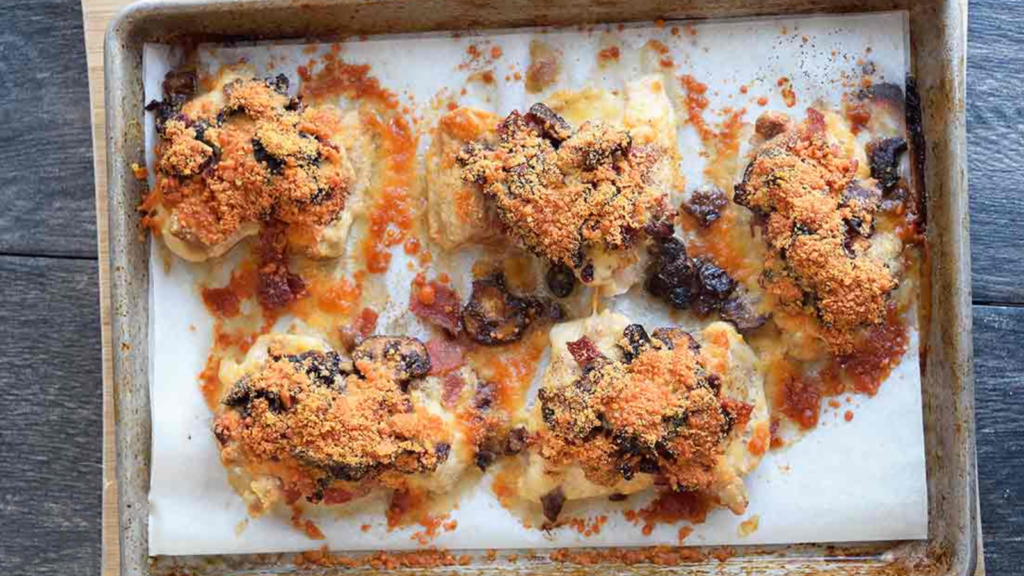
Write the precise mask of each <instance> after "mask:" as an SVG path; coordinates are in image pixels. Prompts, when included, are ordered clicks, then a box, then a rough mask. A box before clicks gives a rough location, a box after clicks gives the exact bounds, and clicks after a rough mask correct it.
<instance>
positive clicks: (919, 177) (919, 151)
mask: <svg viewBox="0 0 1024 576" xmlns="http://www.w3.org/2000/svg"><path fill="white" fill-rule="evenodd" d="M906 83H907V97H906V121H907V135H908V137H909V138H910V154H911V157H910V160H911V171H910V176H911V179H912V180H913V193H912V202H911V204H913V206H911V207H909V210H908V211H910V212H911V213H913V212H916V215H917V222H916V224H917V226H918V227H919V228H923V227H924V223H925V222H926V221H927V219H926V216H927V214H926V212H927V205H928V204H927V198H928V193H927V190H926V189H925V186H924V165H925V159H926V158H925V147H924V121H923V119H922V115H921V94H920V93H919V92H918V91H917V79H916V78H914V77H913V76H912V75H910V74H908V75H907V81H906ZM922 231H923V230H922Z"/></svg>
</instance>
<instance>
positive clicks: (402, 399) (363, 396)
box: [215, 337, 450, 501]
mask: <svg viewBox="0 0 1024 576" xmlns="http://www.w3.org/2000/svg"><path fill="white" fill-rule="evenodd" d="M378 338H382V337H378ZM383 340H384V342H381V341H378V340H377V339H376V338H371V339H370V340H368V341H367V342H368V343H370V342H373V343H371V344H369V345H368V348H370V349H373V350H374V351H377V352H379V351H381V350H383V349H389V350H390V349H391V348H389V347H388V345H387V344H388V343H389V342H391V341H397V342H398V343H397V348H395V349H396V350H399V352H394V353H385V354H384V355H383V358H384V359H383V360H381V359H380V358H378V357H377V355H376V354H372V353H371V354H362V355H360V351H359V350H357V354H356V355H357V356H358V357H357V358H356V360H355V363H354V364H353V363H352V362H349V361H346V360H344V359H343V358H341V357H340V356H339V355H338V354H337V353H335V352H321V351H309V352H304V353H302V354H297V355H286V354H280V353H277V352H276V351H275V350H273V349H271V350H270V359H269V360H268V361H267V363H266V365H265V366H264V367H263V368H261V369H260V370H258V371H256V372H254V373H251V374H248V375H246V376H244V377H242V378H241V379H240V380H238V381H237V382H236V383H235V384H234V385H233V386H232V387H231V389H230V390H229V391H228V393H227V394H226V395H225V396H224V398H223V400H222V402H223V404H224V405H226V406H228V407H229V408H231V409H232V410H230V411H228V412H226V413H225V414H223V415H222V416H220V417H219V418H218V420H217V423H216V424H215V430H216V432H217V437H218V440H219V441H220V442H221V443H222V444H223V445H225V446H229V445H231V446H233V447H237V449H240V450H241V454H242V455H243V456H244V457H245V458H246V460H247V462H248V464H249V465H250V467H251V468H252V469H253V470H254V471H259V470H262V469H263V467H264V466H270V465H273V466H286V467H288V466H291V467H294V468H296V469H297V470H298V471H300V472H301V475H300V478H301V481H296V482H297V484H298V485H297V486H295V487H293V488H298V489H299V490H300V491H302V492H303V493H304V494H305V495H306V496H307V498H308V499H310V500H313V501H316V500H317V499H318V498H319V497H322V496H317V494H321V495H322V492H323V489H324V488H325V487H327V486H329V485H330V483H332V482H334V481H345V482H356V481H360V480H364V479H366V480H368V479H378V478H379V479H380V480H381V481H384V482H386V481H387V475H388V474H396V473H397V474H414V473H420V472H429V471H432V470H434V469H436V468H437V466H438V465H439V464H441V463H442V462H444V461H445V459H446V458H447V456H448V454H449V452H450V440H449V438H448V434H447V432H446V431H445V430H444V428H443V423H442V421H441V419H440V418H439V417H438V416H436V415H433V414H431V413H429V412H428V411H426V410H425V409H424V408H423V407H421V406H415V405H413V404H412V402H411V400H410V397H409V395H408V394H406V393H405V392H403V391H402V388H401V385H400V381H399V379H398V378H396V377H395V374H396V369H397V368H398V367H401V370H402V374H403V376H411V375H412V374H413V373H417V374H418V373H419V371H416V370H412V369H408V368H406V366H407V364H408V363H407V362H406V359H407V358H406V357H404V356H403V355H402V354H403V352H401V350H403V348H404V347H405V346H407V345H409V343H408V342H407V341H408V340H411V339H406V338H402V339H388V338H383ZM416 344H418V348H423V345H422V344H420V343H418V342H416ZM413 347H414V348H415V347H416V346H413ZM420 351H421V350H417V352H420ZM364 352H365V350H364ZM368 356H372V358H369V357H368ZM425 361H426V362H427V364H428V365H429V360H428V359H425ZM278 469H279V468H278Z"/></svg>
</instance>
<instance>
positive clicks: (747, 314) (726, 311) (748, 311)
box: [718, 295, 770, 334]
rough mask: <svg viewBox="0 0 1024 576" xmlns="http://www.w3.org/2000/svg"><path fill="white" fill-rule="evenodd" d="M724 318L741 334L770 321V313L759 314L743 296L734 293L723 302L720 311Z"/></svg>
mask: <svg viewBox="0 0 1024 576" xmlns="http://www.w3.org/2000/svg"><path fill="white" fill-rule="evenodd" d="M718 314H719V316H721V318H722V320H725V321H726V322H730V323H732V324H733V325H734V326H736V330H737V331H739V332H740V333H741V334H745V333H747V332H750V331H751V330H757V329H758V328H760V327H761V326H764V325H765V323H766V322H768V318H769V317H770V315H769V314H757V313H755V312H754V310H753V308H752V307H751V305H750V304H749V303H748V302H747V301H746V300H744V299H743V298H741V297H739V296H737V295H733V296H732V297H730V298H729V299H728V300H726V301H725V302H723V303H722V307H721V309H720V310H719V311H718Z"/></svg>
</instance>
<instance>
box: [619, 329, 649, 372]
mask: <svg viewBox="0 0 1024 576" xmlns="http://www.w3.org/2000/svg"><path fill="white" fill-rule="evenodd" d="M622 336H623V338H625V339H626V343H627V346H625V347H623V348H622V351H623V353H624V354H625V359H624V362H625V363H626V364H630V363H632V362H633V360H636V358H637V356H639V355H640V353H641V352H643V351H644V348H647V347H648V346H650V345H651V337H650V336H648V335H647V330H644V327H643V326H641V325H640V324H630V325H629V326H626V329H625V330H623V331H622Z"/></svg>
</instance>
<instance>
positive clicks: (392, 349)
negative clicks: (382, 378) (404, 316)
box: [352, 336, 430, 382]
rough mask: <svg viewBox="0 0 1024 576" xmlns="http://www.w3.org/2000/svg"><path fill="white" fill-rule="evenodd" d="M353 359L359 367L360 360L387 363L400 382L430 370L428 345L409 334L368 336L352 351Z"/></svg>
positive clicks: (391, 373) (422, 375)
mask: <svg viewBox="0 0 1024 576" xmlns="http://www.w3.org/2000/svg"><path fill="white" fill-rule="evenodd" d="M352 360H353V361H354V362H355V363H356V368H357V369H359V363H360V362H369V363H373V364H378V365H380V364H383V365H386V366H387V367H388V372H389V374H390V375H391V377H392V378H394V379H395V380H396V381H398V382H406V381H408V380H411V379H413V378H422V377H424V376H426V375H427V373H428V372H430V355H429V354H428V353H427V347H426V346H424V345H423V343H422V342H420V341H419V340H417V339H415V338H410V337H407V336H373V337H371V338H367V339H366V340H364V341H363V343H362V344H360V345H359V346H356V349H355V350H354V351H353V352H352ZM360 372H362V370H360Z"/></svg>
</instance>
